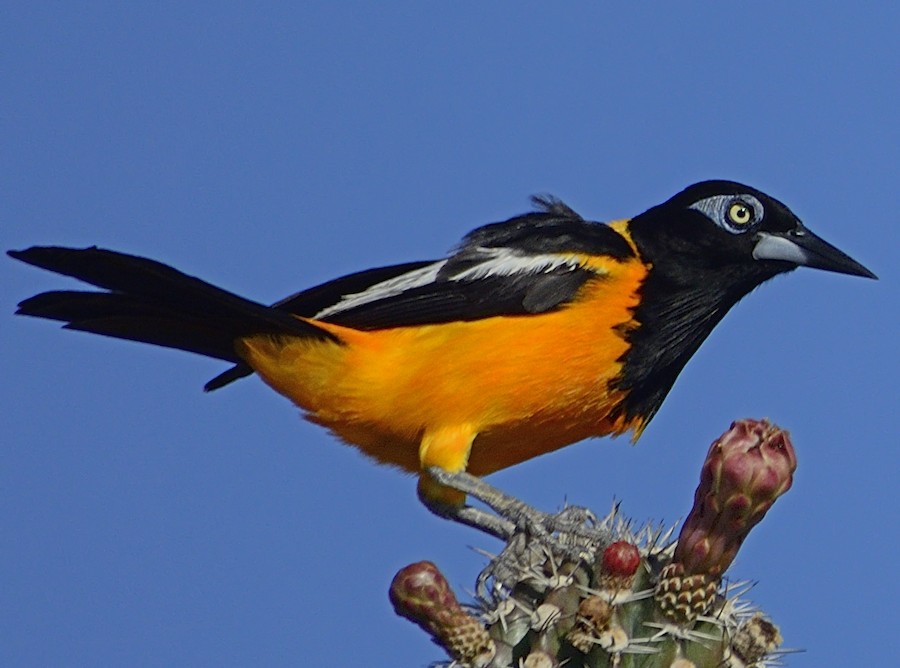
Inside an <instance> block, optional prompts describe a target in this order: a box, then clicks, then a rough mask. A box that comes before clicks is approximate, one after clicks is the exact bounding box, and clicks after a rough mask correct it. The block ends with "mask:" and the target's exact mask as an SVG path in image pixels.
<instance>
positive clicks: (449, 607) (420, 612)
mask: <svg viewBox="0 0 900 668" xmlns="http://www.w3.org/2000/svg"><path fill="white" fill-rule="evenodd" d="M390 597H391V603H392V604H393V605H394V611H395V612H396V613H397V614H398V615H400V616H401V617H406V618H407V619H408V620H410V621H411V622H414V623H415V624H418V625H419V626H421V627H422V628H423V629H424V630H425V631H427V632H428V633H429V634H431V635H432V636H433V637H434V639H435V641H437V642H438V644H440V645H441V646H442V647H444V649H446V650H447V652H448V653H449V654H450V656H452V657H453V659H454V660H456V661H460V662H461V663H463V664H464V665H467V666H473V668H482V667H485V666H487V665H488V664H489V663H490V662H491V660H492V659H493V658H494V654H495V653H496V647H495V645H494V641H493V640H492V639H491V638H490V636H489V635H488V632H487V631H486V630H485V628H484V627H483V626H482V625H481V623H480V622H479V621H478V620H477V619H475V618H474V617H473V616H472V615H470V614H469V613H467V612H466V611H465V610H463V608H462V606H460V604H459V602H458V601H457V600H456V596H455V595H454V594H453V591H452V590H451V589H450V584H449V583H448V582H447V578H445V577H444V575H443V573H441V572H440V571H439V570H438V567H437V566H435V565H434V564H433V563H431V562H430V561H419V562H417V563H415V564H410V565H409V566H406V567H405V568H402V569H400V571H398V572H397V574H396V575H395V576H394V579H393V581H392V582H391V588H390Z"/></svg>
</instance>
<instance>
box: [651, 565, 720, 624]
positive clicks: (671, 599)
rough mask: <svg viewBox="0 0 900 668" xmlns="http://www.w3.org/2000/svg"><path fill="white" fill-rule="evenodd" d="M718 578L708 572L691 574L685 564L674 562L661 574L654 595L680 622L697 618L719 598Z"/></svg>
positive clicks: (678, 622) (667, 611) (671, 618)
mask: <svg viewBox="0 0 900 668" xmlns="http://www.w3.org/2000/svg"><path fill="white" fill-rule="evenodd" d="M718 585H719V581H718V578H712V577H710V576H709V575H707V574H705V573H695V574H693V575H689V574H687V573H685V569H684V565H683V564H680V563H671V564H669V565H668V566H666V567H665V568H663V570H662V572H661V573H660V574H659V581H658V582H657V583H656V590H655V592H654V598H655V599H656V604H657V605H658V606H659V609H660V610H661V611H662V613H663V614H664V615H665V616H666V617H667V618H668V619H669V620H671V621H673V622H675V623H677V624H688V623H690V622H693V621H694V620H695V619H697V617H698V616H699V615H702V614H704V613H705V612H706V611H707V610H709V608H710V606H711V605H712V604H713V602H714V601H715V599H716V591H717V590H718Z"/></svg>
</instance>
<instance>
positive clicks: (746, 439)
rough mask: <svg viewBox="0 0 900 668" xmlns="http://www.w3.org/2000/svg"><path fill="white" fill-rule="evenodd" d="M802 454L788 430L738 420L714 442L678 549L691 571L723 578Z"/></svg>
mask: <svg viewBox="0 0 900 668" xmlns="http://www.w3.org/2000/svg"><path fill="white" fill-rule="evenodd" d="M796 468H797V458H796V455H795V453H794V447H793V445H792V444H791V440H790V438H789V436H788V433H787V432H786V431H784V430H783V429H781V428H779V427H777V426H775V425H773V424H771V423H770V422H768V421H767V420H750V419H747V420H738V421H737V422H734V423H732V425H731V428H730V429H729V430H728V431H726V432H725V433H724V434H722V436H720V437H719V439H718V440H717V441H715V442H714V443H713V444H712V446H710V449H709V452H708V453H707V455H706V461H705V462H704V464H703V471H702V473H701V475H700V484H699V486H698V487H697V491H696V493H695V495H694V507H693V508H692V509H691V512H690V515H688V518H687V520H685V523H684V526H683V527H682V529H681V534H680V535H679V537H678V545H677V547H676V548H675V555H674V558H673V561H674V562H678V563H681V564H683V565H684V568H685V573H687V574H688V575H691V574H700V573H702V574H706V575H709V576H712V577H716V578H717V577H721V575H722V574H723V573H724V572H725V570H726V569H727V568H728V566H730V565H731V562H732V561H733V560H734V557H735V555H736V554H737V551H738V549H739V548H740V546H741V543H743V541H744V539H745V538H746V537H747V534H748V533H749V532H750V529H752V528H753V527H754V526H756V524H757V523H759V521H760V520H761V519H762V518H763V516H765V514H766V512H767V511H768V510H769V508H771V507H772V504H773V503H775V500H776V499H777V498H778V497H779V496H781V495H782V494H784V493H785V492H786V491H787V490H788V489H790V487H791V482H792V480H793V478H792V475H793V473H794V470H795V469H796Z"/></svg>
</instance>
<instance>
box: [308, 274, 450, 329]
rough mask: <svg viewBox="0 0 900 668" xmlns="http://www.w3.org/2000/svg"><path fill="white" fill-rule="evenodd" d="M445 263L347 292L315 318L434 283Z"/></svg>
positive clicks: (324, 316) (341, 311)
mask: <svg viewBox="0 0 900 668" xmlns="http://www.w3.org/2000/svg"><path fill="white" fill-rule="evenodd" d="M445 264H447V260H441V261H439V262H434V263H433V264H429V265H426V266H424V267H421V268H420V269H414V270H413V271H408V272H406V273H405V274H400V275H399V276H395V277H394V278H389V279H388V280H386V281H381V283H376V284H375V285H371V286H369V287H368V288H366V289H365V290H363V291H362V292H351V293H350V294H346V295H344V296H343V297H341V299H340V301H339V302H337V303H336V304H332V305H331V306H329V307H327V308H323V309H322V310H321V311H319V312H318V313H316V314H315V315H314V316H313V318H317V319H321V318H327V317H328V316H331V315H334V314H336V313H343V312H344V311H349V310H350V309H354V308H356V307H357V306H362V305H363V304H371V303H372V302H377V301H378V300H380V299H387V298H388V297H396V296H397V295H399V294H403V293H404V292H406V291H407V290H412V289H413V288H418V287H421V286H423V285H428V284H429V283H434V281H435V279H436V278H437V275H438V272H439V271H440V270H441V269H442V268H443V266H444V265H445Z"/></svg>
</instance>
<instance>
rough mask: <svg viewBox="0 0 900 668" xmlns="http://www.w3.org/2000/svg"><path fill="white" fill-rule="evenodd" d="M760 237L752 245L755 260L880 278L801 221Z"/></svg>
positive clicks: (762, 234)
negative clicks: (792, 226) (779, 231)
mask: <svg viewBox="0 0 900 668" xmlns="http://www.w3.org/2000/svg"><path fill="white" fill-rule="evenodd" d="M757 237H758V241H757V242H756V246H754V247H753V258H754V259H756V260H778V261H781V262H790V263H792V264H795V265H798V266H804V267H813V268H814V269H824V270H826V271H836V272H838V273H840V274H850V275H851V276H864V277H866V278H876V279H877V278H878V277H877V276H876V275H875V274H873V273H872V272H871V271H869V270H868V269H866V268H865V267H864V266H862V265H861V264H860V263H859V262H857V261H856V260H854V259H853V258H852V257H850V256H849V255H847V254H846V253H844V252H843V251H841V250H839V249H837V248H835V247H834V246H832V245H831V244H830V243H828V242H827V241H825V240H824V239H822V238H820V237H817V236H816V235H815V234H813V233H812V232H810V231H809V230H808V229H806V227H804V226H803V225H802V224H800V223H799V222H798V223H797V226H796V227H795V228H794V229H792V230H790V231H789V232H784V233H775V232H759V233H758V235H757Z"/></svg>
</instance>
